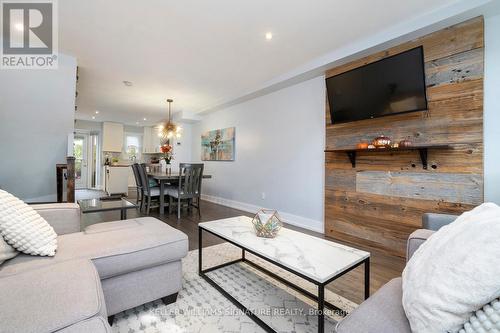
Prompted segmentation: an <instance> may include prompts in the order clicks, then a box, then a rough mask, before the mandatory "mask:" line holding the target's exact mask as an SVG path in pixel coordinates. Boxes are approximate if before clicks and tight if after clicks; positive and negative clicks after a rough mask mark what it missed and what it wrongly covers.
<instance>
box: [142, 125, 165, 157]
mask: <svg viewBox="0 0 500 333" xmlns="http://www.w3.org/2000/svg"><path fill="white" fill-rule="evenodd" d="M158 131H159V129H157V128H155V127H144V135H143V137H142V141H143V142H142V152H143V153H144V154H156V153H159V152H160V145H161V140H160V137H159V135H158V134H159V132H158Z"/></svg>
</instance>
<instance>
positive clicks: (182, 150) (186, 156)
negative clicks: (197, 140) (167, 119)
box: [172, 123, 193, 170]
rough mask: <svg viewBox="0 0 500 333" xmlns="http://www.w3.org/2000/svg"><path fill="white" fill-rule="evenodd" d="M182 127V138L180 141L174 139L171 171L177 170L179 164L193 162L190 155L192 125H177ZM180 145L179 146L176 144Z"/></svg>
mask: <svg viewBox="0 0 500 333" xmlns="http://www.w3.org/2000/svg"><path fill="white" fill-rule="evenodd" d="M179 126H181V127H182V136H181V138H180V139H174V142H173V147H174V159H173V160H172V169H173V170H178V169H179V163H189V162H192V161H193V154H192V148H193V146H192V125H191V124H182V123H179ZM178 143H180V144H178Z"/></svg>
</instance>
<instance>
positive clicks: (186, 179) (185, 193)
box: [167, 163, 204, 219]
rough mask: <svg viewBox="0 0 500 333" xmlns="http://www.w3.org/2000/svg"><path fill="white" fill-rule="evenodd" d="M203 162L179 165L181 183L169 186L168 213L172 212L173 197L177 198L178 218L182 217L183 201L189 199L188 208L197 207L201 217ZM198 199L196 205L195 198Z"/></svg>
mask: <svg viewBox="0 0 500 333" xmlns="http://www.w3.org/2000/svg"><path fill="white" fill-rule="evenodd" d="M203 167H204V165H203V164H191V163H181V164H180V165H179V184H178V185H177V186H169V187H167V194H168V197H169V199H168V201H169V205H168V213H169V214H170V213H171V209H172V204H173V199H177V219H180V218H181V201H182V200H187V204H188V208H190V207H195V208H196V209H197V210H198V216H199V217H201V210H200V198H201V180H202V179H203ZM195 199H196V205H195V204H194V200H195Z"/></svg>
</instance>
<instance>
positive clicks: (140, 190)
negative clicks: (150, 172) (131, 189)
mask: <svg viewBox="0 0 500 333" xmlns="http://www.w3.org/2000/svg"><path fill="white" fill-rule="evenodd" d="M131 167H132V171H133V172H134V178H135V186H136V191H137V199H136V202H137V204H139V203H140V206H139V207H140V208H139V209H140V210H141V211H142V206H143V204H144V189H143V185H142V180H141V176H140V175H139V168H140V165H139V163H134V164H132V165H131Z"/></svg>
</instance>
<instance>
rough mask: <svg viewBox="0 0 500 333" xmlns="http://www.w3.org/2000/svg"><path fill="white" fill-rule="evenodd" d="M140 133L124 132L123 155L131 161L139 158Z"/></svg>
mask: <svg viewBox="0 0 500 333" xmlns="http://www.w3.org/2000/svg"><path fill="white" fill-rule="evenodd" d="M141 143H142V135H140V134H136V133H125V142H124V145H123V149H124V152H123V155H125V157H126V158H127V159H129V160H130V161H132V162H135V161H138V160H140V159H141V146H142V144H141Z"/></svg>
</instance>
